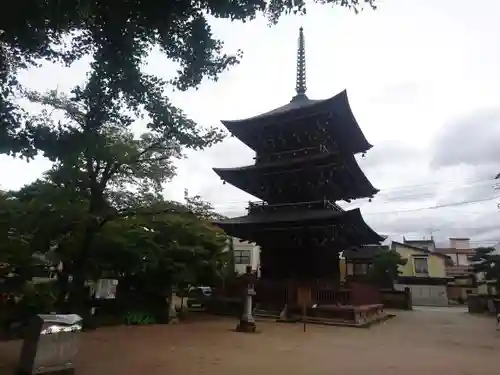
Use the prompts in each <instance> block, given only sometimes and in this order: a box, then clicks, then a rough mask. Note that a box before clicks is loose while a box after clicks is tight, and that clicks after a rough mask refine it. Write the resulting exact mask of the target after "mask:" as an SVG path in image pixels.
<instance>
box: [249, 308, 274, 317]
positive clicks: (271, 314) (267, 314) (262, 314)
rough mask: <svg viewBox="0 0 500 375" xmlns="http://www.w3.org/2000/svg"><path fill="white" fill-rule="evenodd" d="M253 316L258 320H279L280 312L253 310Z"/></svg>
mask: <svg viewBox="0 0 500 375" xmlns="http://www.w3.org/2000/svg"><path fill="white" fill-rule="evenodd" d="M253 314H254V315H255V316H256V317H259V318H279V317H280V311H269V310H258V309H256V310H254V312H253Z"/></svg>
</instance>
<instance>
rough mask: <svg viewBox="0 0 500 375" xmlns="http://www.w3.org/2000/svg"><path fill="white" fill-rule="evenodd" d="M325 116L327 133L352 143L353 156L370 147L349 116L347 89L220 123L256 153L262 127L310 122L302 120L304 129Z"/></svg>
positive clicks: (353, 119) (297, 100)
mask: <svg viewBox="0 0 500 375" xmlns="http://www.w3.org/2000/svg"><path fill="white" fill-rule="evenodd" d="M328 114H332V121H329V122H328V123H329V125H327V126H328V128H329V131H331V132H333V133H334V134H336V135H337V136H340V137H342V138H344V139H343V140H342V141H343V142H349V143H350V144H352V147H349V148H353V150H352V151H353V153H357V152H365V151H367V150H369V149H370V148H371V147H372V145H371V144H370V143H369V142H368V141H367V139H366V137H365V136H364V134H363V132H362V131H361V128H360V127H359V124H358V122H357V121H356V118H355V117H354V114H353V113H352V110H351V107H350V105H349V100H348V97H347V92H346V90H343V91H342V92H340V93H338V94H337V95H334V96H332V97H331V98H328V99H323V100H311V99H308V98H307V96H305V95H301V96H298V95H297V96H295V97H294V98H293V99H292V101H291V102H290V103H288V104H285V105H284V106H281V107H279V108H276V109H273V110H271V111H269V112H266V113H263V114H260V115H257V116H253V117H250V118H247V119H242V120H232V121H229V120H224V121H222V123H223V124H224V126H225V127H226V128H227V130H229V132H230V133H231V134H232V135H234V136H235V137H236V138H238V139H239V140H240V141H242V142H243V143H245V144H246V145H247V146H249V147H250V148H252V149H254V150H256V149H258V148H259V142H260V141H259V140H258V138H259V137H256V135H257V134H256V133H258V132H262V131H264V128H265V127H268V126H287V125H289V124H287V123H289V122H291V121H294V120H300V119H304V120H305V119H306V118H310V119H311V120H310V121H303V123H304V126H314V125H313V123H311V122H312V121H314V120H313V118H314V117H315V116H319V115H328Z"/></svg>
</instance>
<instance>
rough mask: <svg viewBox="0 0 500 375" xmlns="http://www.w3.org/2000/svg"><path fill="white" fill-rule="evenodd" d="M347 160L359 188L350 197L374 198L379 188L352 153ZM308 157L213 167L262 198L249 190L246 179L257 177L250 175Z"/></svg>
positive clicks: (316, 158) (222, 177)
mask: <svg viewBox="0 0 500 375" xmlns="http://www.w3.org/2000/svg"><path fill="white" fill-rule="evenodd" d="M332 157H336V155H335V154H323V155H321V156H320V157H313V158H309V161H311V160H315V161H318V162H321V161H323V160H327V159H331V158H332ZM344 160H345V161H346V162H347V168H348V170H350V171H351V172H352V173H353V176H354V181H356V182H355V184H356V187H357V189H355V190H354V191H355V194H354V195H353V196H352V197H349V199H354V197H356V198H372V197H373V196H375V195H376V194H377V193H378V192H379V190H378V189H376V188H375V187H374V186H373V185H372V183H371V182H370V180H369V179H368V178H367V177H366V175H365V174H364V173H363V171H362V170H361V168H360V167H359V165H358V163H357V162H356V159H355V158H354V157H353V156H352V155H351V157H347V158H345V159H344ZM307 161H308V160H307V159H302V160H298V161H297V162H292V163H290V162H272V163H266V164H262V165H257V164H253V165H247V166H242V167H233V168H213V171H214V172H215V173H217V175H218V176H219V177H220V178H221V179H222V180H224V181H226V182H228V183H230V184H231V185H233V186H235V187H237V188H238V189H241V190H244V191H246V192H247V193H249V194H251V195H254V196H256V197H258V198H260V199H264V200H265V197H264V196H261V194H258V193H259V192H258V191H248V190H246V189H248V186H247V184H246V183H245V181H248V179H249V178H252V179H254V178H255V177H250V176H255V174H257V175H258V174H259V173H264V172H266V171H269V170H271V171H272V170H273V169H274V168H280V166H289V165H296V164H301V163H304V162H307Z"/></svg>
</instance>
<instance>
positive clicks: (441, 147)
mask: <svg viewBox="0 0 500 375" xmlns="http://www.w3.org/2000/svg"><path fill="white" fill-rule="evenodd" d="M499 139H500V108H493V109H483V110H478V111H476V112H474V113H472V114H470V115H468V116H465V117H463V118H461V119H459V120H457V121H455V122H453V123H450V124H448V125H446V126H445V127H444V128H443V131H442V132H441V133H440V134H439V136H438V137H437V138H436V140H435V142H434V144H433V157H432V163H431V166H432V167H433V168H436V169H438V168H441V167H449V166H454V165H460V164H463V165H469V166H473V167H480V166H484V165H491V164H494V163H498V161H499V160H500V147H499V142H498V141H499ZM483 172H484V171H483Z"/></svg>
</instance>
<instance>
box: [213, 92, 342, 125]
mask: <svg viewBox="0 0 500 375" xmlns="http://www.w3.org/2000/svg"><path fill="white" fill-rule="evenodd" d="M342 94H344V95H347V93H346V91H345V90H344V91H342V92H341V93H339V94H337V95H335V96H333V97H331V98H328V99H319V100H317V99H316V100H313V99H309V98H308V97H307V96H305V95H303V96H300V97H299V96H296V97H294V98H293V99H292V100H291V101H290V103H288V104H285V105H282V106H281V107H278V108H275V109H272V110H270V111H267V112H264V113H261V114H259V115H255V116H252V117H249V118H246V119H241V120H222V121H221V122H222V123H223V124H224V125H225V126H226V127H228V126H229V127H230V126H231V125H237V124H242V123H255V122H257V121H258V122H260V123H264V124H265V123H268V124H269V123H272V122H278V121H277V118H279V116H280V115H285V114H290V113H292V114H296V115H299V114H300V112H302V111H303V110H305V109H307V108H309V109H311V107H312V109H315V108H314V106H315V105H319V104H321V103H324V102H328V101H330V100H332V99H334V98H336V97H338V96H339V95H342ZM318 107H320V106H318ZM316 109H317V108H316ZM299 117H300V116H299Z"/></svg>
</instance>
